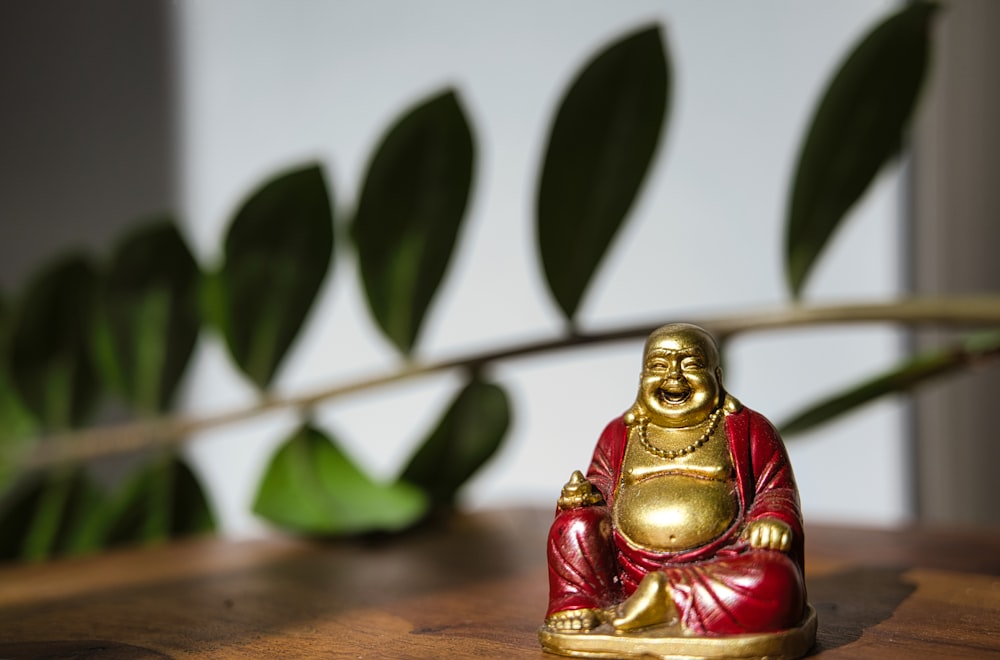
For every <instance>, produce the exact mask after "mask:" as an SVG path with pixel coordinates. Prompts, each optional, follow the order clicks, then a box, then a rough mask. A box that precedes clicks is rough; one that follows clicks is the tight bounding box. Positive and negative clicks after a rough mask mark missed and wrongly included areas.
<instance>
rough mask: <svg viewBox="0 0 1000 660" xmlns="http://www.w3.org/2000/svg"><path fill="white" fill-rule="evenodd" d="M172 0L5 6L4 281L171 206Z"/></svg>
mask: <svg viewBox="0 0 1000 660" xmlns="http://www.w3.org/2000/svg"><path fill="white" fill-rule="evenodd" d="M170 4H171V3H169V2H167V1H166V0H162V1H161V0H143V1H142V2H134V1H133V0H102V1H101V2H74V1H72V0H32V1H30V2H21V1H17V2H4V3H0V126H2V129H0V136H2V138H0V287H2V290H3V291H4V293H5V294H7V295H10V294H12V293H14V292H15V290H16V289H17V288H18V287H19V286H20V285H21V284H22V283H23V282H24V280H25V278H27V277H28V276H29V272H30V271H32V269H33V268H35V267H37V266H38V265H39V264H40V263H41V262H42V261H43V260H44V259H46V258H48V257H50V256H53V255H55V254H57V253H59V252H61V251H62V250H64V249H70V248H75V247H83V248H87V249H92V250H98V251H100V252H106V248H107V247H108V246H109V243H110V241H111V240H112V238H113V237H114V236H116V235H117V234H118V233H119V232H120V230H121V229H122V228H123V227H125V226H127V225H128V224H129V223H130V222H133V221H135V220H136V219H137V218H140V217H142V216H146V215H149V214H151V213H158V212H162V211H165V210H169V209H173V208H175V207H176V206H177V204H176V194H175V178H176V176H175V170H176V167H175V160H176V159H175V157H174V149H175V145H176V136H175V130H174V115H175V105H176V104H175V102H174V89H173V87H174V86H173V77H172V74H171V68H172V60H173V57H172V36H171V34H170V33H171V30H172V20H171V14H170V12H171V7H170Z"/></svg>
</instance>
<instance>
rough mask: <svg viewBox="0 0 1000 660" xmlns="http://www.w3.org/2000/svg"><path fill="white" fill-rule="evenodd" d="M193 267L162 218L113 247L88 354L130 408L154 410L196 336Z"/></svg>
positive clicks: (163, 402) (167, 395)
mask: <svg viewBox="0 0 1000 660" xmlns="http://www.w3.org/2000/svg"><path fill="white" fill-rule="evenodd" d="M199 281H200V273H199V271H198V266H197V264H196V263H195V260H194V257H193V256H192V255H191V251H190V249H188V246H187V244H186V243H185V242H184V239H183V237H182V236H181V234H180V232H179V231H178V230H177V227H176V225H174V224H173V223H172V222H171V221H169V220H163V221H159V222H156V223H153V224H149V225H146V226H144V227H143V228H142V229H140V230H138V231H136V232H134V233H132V234H131V235H129V236H128V237H126V238H125V240H123V241H122V242H121V243H120V244H119V245H118V247H117V249H116V250H115V252H114V254H113V256H112V259H111V264H110V267H109V271H108V274H107V276H106V277H105V279H104V282H103V283H102V286H101V288H100V296H99V304H98V309H99V312H98V323H97V328H98V331H97V333H96V335H97V341H96V346H97V350H96V354H97V356H98V364H99V365H100V366H101V367H102V369H103V371H104V373H105V377H106V379H107V380H108V381H109V382H110V383H112V384H113V386H114V387H115V389H116V390H117V391H118V392H119V393H120V394H121V395H122V396H124V397H125V398H126V400H127V401H128V402H129V403H130V404H131V405H132V406H133V407H135V408H137V409H139V410H142V411H144V412H146V413H155V412H162V411H164V410H165V409H166V408H167V405H168V403H169V401H170V399H171V397H172V396H173V394H174V391H175V390H176V388H177V384H178V383H179V382H180V379H181V376H182V375H183V373H184V369H185V367H186V366H187V363H188V360H189V359H190V357H191V353H192V351H193V350H194V345H195V340H196V339H197V337H198V330H199V326H200V318H199V315H198V284H199Z"/></svg>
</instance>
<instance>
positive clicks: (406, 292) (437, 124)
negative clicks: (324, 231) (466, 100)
mask: <svg viewBox="0 0 1000 660" xmlns="http://www.w3.org/2000/svg"><path fill="white" fill-rule="evenodd" d="M472 169H473V139H472V132H471V130H470V128H469V123H468V121H467V120H466V118H465V114H464V113H463V112H462V107H461V105H460V104H459V102H458V98H457V96H456V95H455V92H454V91H450V90H449V91H447V92H444V93H443V94H440V95H438V96H436V97H434V98H432V99H430V100H429V101H426V102H424V103H422V104H420V105H419V106H417V107H415V108H413V109H412V110H410V111H409V112H407V113H406V115H404V116H403V117H402V119H400V120H399V121H398V122H396V124H395V125H394V126H393V127H392V128H391V129H390V130H389V132H388V133H387V134H386V136H385V137H384V138H383V139H382V143H381V144H380V145H379V147H378V149H377V150H376V151H375V155H374V157H373V158H372V161H371V164H370V165H369V166H368V172H367V174H366V175H365V182H364V187H363V188H362V191H361V198H360V200H359V201H358V208H357V212H356V214H355V217H354V222H353V225H352V234H353V237H354V240H355V242H356V243H357V248H358V261H359V263H360V267H361V279H362V281H363V282H364V286H365V292H366V293H367V295H368V305H369V307H370V308H371V310H372V315H373V316H374V317H375V320H376V321H377V322H378V324H379V327H381V328H382V331H383V332H384V333H385V334H386V336H387V337H388V338H389V339H390V340H391V341H392V342H393V344H395V345H396V347H397V348H399V350H400V351H402V352H403V353H404V354H409V353H410V351H411V350H412V349H413V346H414V344H415V343H416V341H417V336H418V334H419V333H420V327H421V324H422V323H423V320H424V316H425V315H426V313H427V309H428V307H429V306H430V304H431V300H432V299H433V297H434V293H435V291H437V288H438V285H439V284H440V283H441V279H442V277H443V276H444V273H445V270H446V269H447V266H448V262H449V260H450V259H451V254H452V250H453V248H454V246H455V239H456V237H457V236H458V232H459V228H460V226H461V223H462V219H463V217H464V216H465V207H466V202H467V201H468V198H469V190H470V187H471V184H472Z"/></svg>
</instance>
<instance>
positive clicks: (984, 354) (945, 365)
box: [781, 331, 1000, 435]
mask: <svg viewBox="0 0 1000 660" xmlns="http://www.w3.org/2000/svg"><path fill="white" fill-rule="evenodd" d="M997 357H1000V332H997V331H991V332H984V333H979V334H975V335H971V336H970V337H968V338H967V339H966V340H965V341H964V342H962V343H961V344H958V345H956V346H952V347H951V348H947V349H937V350H932V351H926V352H924V353H921V354H919V355H917V356H915V357H913V358H911V359H909V360H907V361H906V362H904V363H903V364H901V365H899V366H898V367H895V368H894V369H892V370H890V371H887V372H886V373H883V374H880V375H878V376H876V377H875V378H872V379H870V380H867V381H865V382H863V383H861V384H859V385H855V386H853V387H850V388H848V389H846V390H844V391H843V392H839V393H837V394H835V395H833V396H830V397H828V398H825V399H823V400H822V401H819V402H817V403H814V404H812V405H810V406H808V407H807V408H805V409H804V410H802V411H800V412H798V413H797V414H795V415H793V416H792V417H791V418H790V419H789V420H788V421H787V422H785V423H784V424H782V425H781V432H782V434H784V435H793V434H796V433H802V432H803V431H806V430H809V429H812V428H814V427H816V426H819V425H820V424H823V423H825V422H828V421H830V420H832V419H834V418H835V417H839V416H840V415H843V414H845V413H847V412H849V411H851V410H854V409H855V408H859V407H861V406H863V405H865V404H868V403H871V402H872V401H874V400H875V399H878V398H879V397H882V396H885V395H887V394H895V393H899V392H908V391H910V390H912V389H914V388H916V387H917V386H919V385H922V384H924V383H926V382H929V381H931V380H934V379H936V378H939V377H941V376H943V375H945V374H948V373H952V372H954V371H958V370H959V369H962V368H966V367H969V366H971V365H976V364H979V363H981V362H983V361H985V360H987V359H996V358H997Z"/></svg>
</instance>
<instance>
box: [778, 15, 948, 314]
mask: <svg viewBox="0 0 1000 660" xmlns="http://www.w3.org/2000/svg"><path fill="white" fill-rule="evenodd" d="M935 10H936V6H935V5H933V4H930V3H924V2H917V3H912V4H909V5H908V6H907V7H906V8H904V9H903V10H902V11H900V12H899V13H897V14H894V15H892V16H890V17H889V18H888V19H886V20H885V21H884V22H882V23H881V24H880V25H878V26H877V27H876V28H875V29H873V30H872V31H871V32H870V33H869V34H868V35H867V36H866V37H865V38H864V39H863V40H862V41H861V42H860V43H859V44H858V45H857V46H856V47H855V48H854V50H853V52H851V54H850V55H849V56H848V58H847V59H846V61H845V62H844V63H843V64H842V65H841V67H840V69H839V70H838V71H837V73H836V75H835V76H834V78H833V80H832V81H831V82H830V85H829V86H828V87H827V90H826V93H825V94H824V96H823V99H822V101H820V103H819V106H818V108H817V109H816V113H815V115H814V116H813V120H812V125H811V126H810V128H809V131H808V134H807V136H806V139H805V141H804V142H803V144H802V150H801V153H800V155H799V161H798V166H797V168H796V172H795V179H794V183H793V185H792V191H791V202H790V204H789V211H788V217H787V219H786V231H785V250H786V252H785V259H786V261H785V268H786V271H787V276H788V285H789V288H790V289H791V292H792V294H793V295H794V296H796V297H798V296H799V295H800V294H801V292H802V288H803V286H804V285H805V282H806V278H807V277H808V275H809V273H810V271H811V270H812V268H813V266H814V265H815V263H816V260H817V259H818V258H819V256H820V254H821V253H822V251H823V249H824V247H825V246H826V244H827V242H828V241H829V239H830V237H831V236H832V235H833V233H834V230H835V229H836V228H837V227H838V226H839V225H840V223H841V221H842V220H843V218H844V216H845V214H846V213H847V212H848V210H850V208H851V207H852V206H853V205H854V204H855V202H857V201H858V199H859V198H860V197H861V196H862V195H863V194H864V192H865V190H867V188H868V186H869V185H870V184H871V182H872V181H873V180H874V179H875V176H876V174H878V172H879V170H880V169H881V168H882V167H883V166H884V165H885V164H886V163H887V162H889V161H890V160H892V159H893V158H894V157H895V156H896V155H897V154H898V153H899V151H900V149H901V146H902V142H903V136H904V132H905V130H906V126H907V124H908V122H909V119H910V116H911V115H912V114H913V110H914V108H915V107H916V103H917V97H918V94H919V92H920V88H921V86H922V83H923V80H924V74H925V71H926V69H927V61H928V51H929V48H930V46H929V37H930V35H929V32H930V20H931V17H932V16H933V14H934V12H935Z"/></svg>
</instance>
